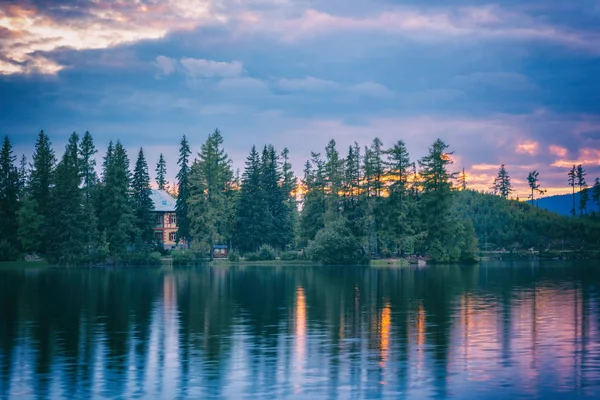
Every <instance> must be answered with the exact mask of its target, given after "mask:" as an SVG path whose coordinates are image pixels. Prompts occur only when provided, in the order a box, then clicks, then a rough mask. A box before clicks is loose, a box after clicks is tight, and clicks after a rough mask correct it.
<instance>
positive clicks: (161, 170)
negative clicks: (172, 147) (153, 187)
mask: <svg viewBox="0 0 600 400" xmlns="http://www.w3.org/2000/svg"><path fill="white" fill-rule="evenodd" d="M156 184H157V185H158V190H167V189H166V188H167V184H168V182H167V163H166V161H165V158H164V157H163V155H162V153H160V157H159V158H158V164H156Z"/></svg>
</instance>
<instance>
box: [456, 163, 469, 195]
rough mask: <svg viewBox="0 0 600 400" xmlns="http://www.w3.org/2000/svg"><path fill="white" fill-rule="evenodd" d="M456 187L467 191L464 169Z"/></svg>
mask: <svg viewBox="0 0 600 400" xmlns="http://www.w3.org/2000/svg"><path fill="white" fill-rule="evenodd" d="M458 187H459V188H460V190H463V191H464V190H467V174H466V173H465V168H464V167H463V169H462V171H461V172H460V175H459V177H458Z"/></svg>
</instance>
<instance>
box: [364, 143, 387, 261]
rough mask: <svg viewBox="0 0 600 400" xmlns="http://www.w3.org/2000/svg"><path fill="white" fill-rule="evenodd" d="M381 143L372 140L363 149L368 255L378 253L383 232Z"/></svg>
mask: <svg viewBox="0 0 600 400" xmlns="http://www.w3.org/2000/svg"><path fill="white" fill-rule="evenodd" d="M382 147H383V143H382V142H381V140H379V138H375V139H373V142H372V143H371V146H370V147H365V157H364V166H363V170H364V180H365V186H364V192H363V193H364V195H365V196H366V197H367V199H366V201H367V219H366V224H367V231H368V232H369V233H368V235H369V238H370V239H369V245H370V253H378V251H379V241H380V237H379V233H380V232H382V231H383V219H384V209H383V208H384V207H383V201H382V192H383V189H384V186H385V185H384V181H383V176H384V172H385V171H384V163H383V158H382V156H383V148H382Z"/></svg>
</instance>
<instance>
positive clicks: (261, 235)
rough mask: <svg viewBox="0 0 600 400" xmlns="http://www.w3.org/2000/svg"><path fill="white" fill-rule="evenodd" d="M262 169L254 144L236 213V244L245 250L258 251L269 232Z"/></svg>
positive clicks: (247, 161) (247, 160)
mask: <svg viewBox="0 0 600 400" xmlns="http://www.w3.org/2000/svg"><path fill="white" fill-rule="evenodd" d="M261 169H262V168H261V162H260V157H259V154H258V152H257V151H256V147H255V146H252V149H251V150H250V154H249V155H248V158H247V159H246V168H245V169H244V174H243V175H242V187H241V192H240V196H239V200H238V201H239V202H238V207H237V215H236V237H235V239H236V245H237V247H238V248H239V249H240V250H241V251H244V252H247V251H256V250H257V249H258V246H260V245H261V244H263V243H265V237H266V236H267V233H268V227H267V226H266V225H265V221H266V220H267V219H268V217H269V215H268V202H267V199H266V196H265V192H264V190H263V189H262V187H261Z"/></svg>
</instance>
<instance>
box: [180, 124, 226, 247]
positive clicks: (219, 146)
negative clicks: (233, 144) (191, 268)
mask: <svg viewBox="0 0 600 400" xmlns="http://www.w3.org/2000/svg"><path fill="white" fill-rule="evenodd" d="M231 197H233V171H232V169H231V160H230V159H229V156H228V155H227V153H226V152H225V150H224V149H223V137H222V136H221V132H220V131H219V130H218V129H216V130H215V131H214V132H213V133H212V134H210V135H209V136H208V139H207V140H206V142H205V143H204V144H203V145H202V147H201V149H200V152H199V153H198V159H197V160H195V161H194V163H193V164H192V167H191V169H190V197H189V199H188V210H189V211H188V215H189V217H190V231H191V236H192V237H193V238H194V239H196V240H198V242H199V243H201V244H203V245H204V248H205V250H207V251H208V252H209V253H210V257H211V258H212V249H213V246H214V245H215V244H219V243H228V242H229V241H230V239H231V236H232V234H233V232H232V231H231V224H230V221H231V220H232V216H231V213H232V211H233V208H232V207H231V204H232V203H231Z"/></svg>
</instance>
